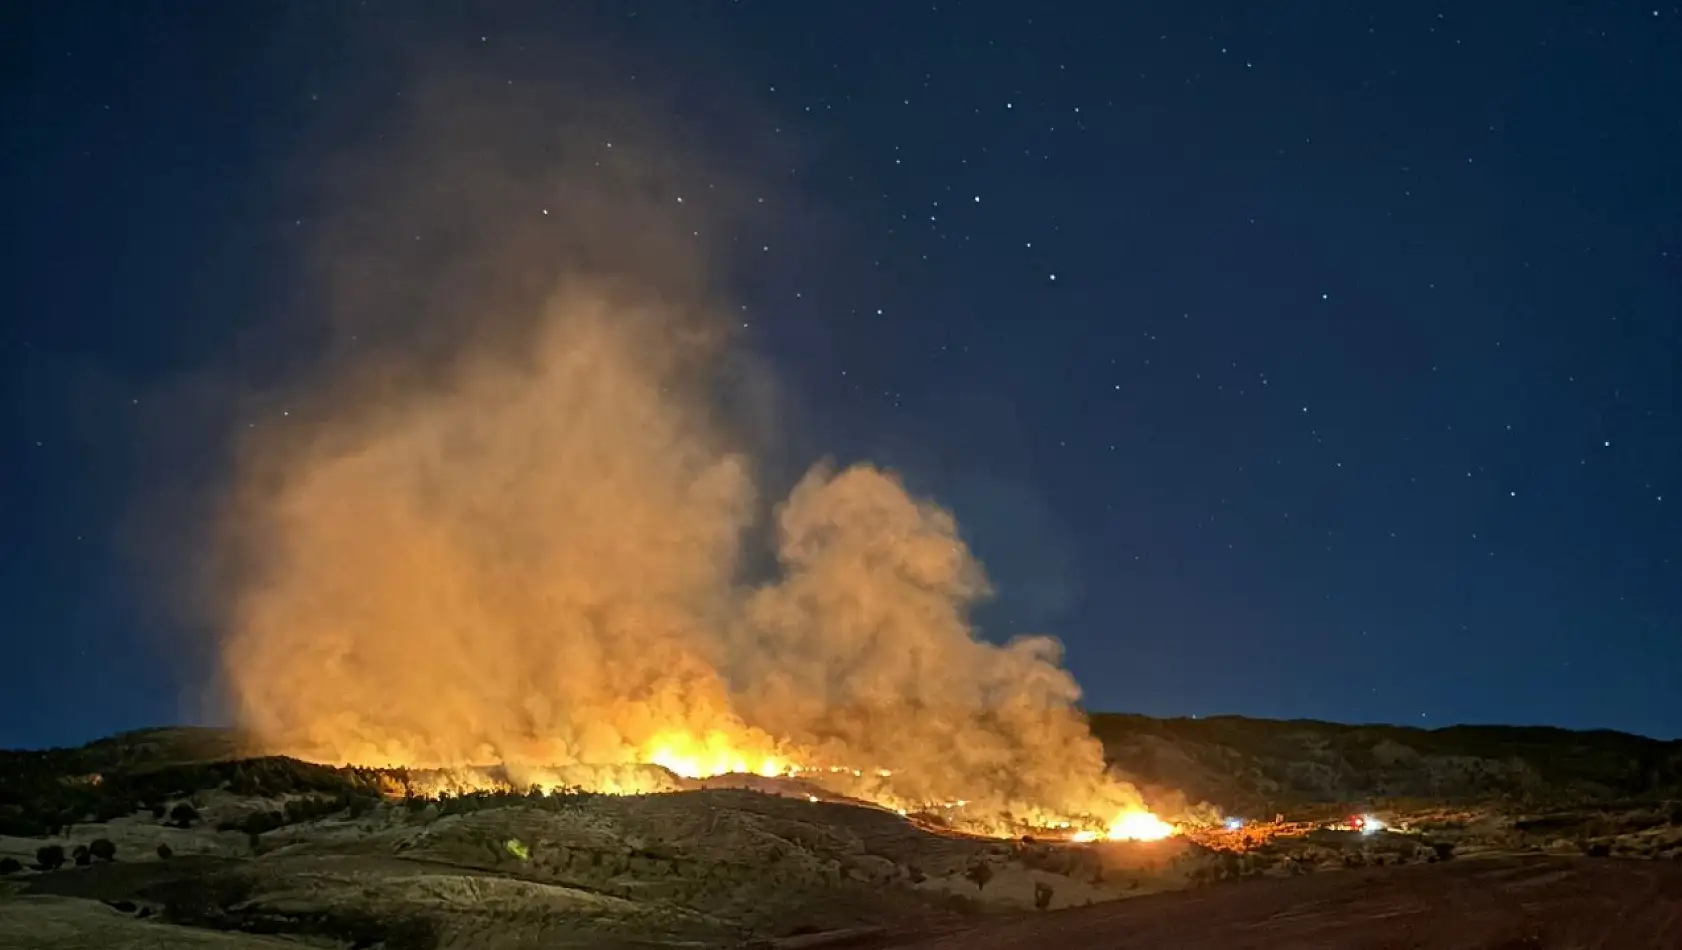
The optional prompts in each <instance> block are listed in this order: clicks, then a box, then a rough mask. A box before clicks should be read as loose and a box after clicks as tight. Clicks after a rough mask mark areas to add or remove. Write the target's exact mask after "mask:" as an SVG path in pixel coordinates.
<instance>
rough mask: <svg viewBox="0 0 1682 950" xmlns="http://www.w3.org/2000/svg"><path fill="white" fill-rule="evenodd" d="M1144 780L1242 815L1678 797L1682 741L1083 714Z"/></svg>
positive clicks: (1112, 752) (1681, 795)
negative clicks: (1355, 806) (1397, 804)
mask: <svg viewBox="0 0 1682 950" xmlns="http://www.w3.org/2000/svg"><path fill="white" fill-rule="evenodd" d="M1092 729H1093V732H1094V733H1095V734H1096V735H1097V736H1098V737H1099V739H1101V740H1102V741H1103V743H1104V748H1105V752H1106V754H1107V755H1108V757H1109V759H1110V760H1111V761H1112V762H1114V763H1115V764H1116V765H1118V766H1119V767H1121V768H1123V769H1124V770H1126V771H1127V772H1129V773H1130V774H1132V775H1135V776H1137V777H1139V778H1140V779H1141V780H1142V781H1144V782H1147V783H1150V784H1156V785H1160V786H1163V787H1165V788H1172V789H1177V790H1179V791H1180V792H1182V793H1184V794H1185V796H1186V797H1187V798H1188V799H1191V800H1193V801H1209V802H1213V803H1215V804H1217V805H1220V806H1221V807H1222V808H1224V809H1226V810H1228V811H1230V812H1235V813H1240V814H1252V815H1264V814H1272V813H1275V812H1280V811H1283V812H1297V811H1301V810H1303V809H1305V808H1308V809H1312V808H1314V807H1315V806H1320V805H1332V804H1347V803H1359V802H1370V801H1386V800H1418V801H1430V802H1434V803H1437V804H1441V805H1466V804H1481V803H1490V802H1506V803H1510V804H1513V805H1515V806H1524V807H1538V808H1558V807H1570V806H1576V805H1592V804H1595V803H1602V802H1617V801H1629V800H1663V799H1682V740H1672V741H1668V742H1665V741H1660V740H1657V739H1649V738H1646V737H1644V736H1635V735H1629V734H1627V733H1621V732H1611V731H1606V730H1601V731H1593V732H1573V731H1571V730H1567V729H1554V728H1547V727H1519V726H1448V727H1445V728H1441V729H1413V728H1408V727H1403V726H1388V725H1364V726H1352V725H1342V724H1339V723H1330V722H1316V721H1312V720H1290V721H1283V720H1274V719H1246V718H1243V717H1239V716H1215V717H1211V718H1203V719H1152V718H1149V717H1146V716H1133V715H1123V714H1115V713H1100V714H1097V715H1094V716H1093V717H1092Z"/></svg>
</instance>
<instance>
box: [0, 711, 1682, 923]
mask: <svg viewBox="0 0 1682 950" xmlns="http://www.w3.org/2000/svg"><path fill="white" fill-rule="evenodd" d="M1128 722H1132V720H1131V719H1129V720H1128ZM1144 722H1145V723H1146V725H1143V726H1139V725H1137V723H1134V724H1133V725H1132V726H1129V727H1128V728H1125V729H1123V728H1120V727H1118V726H1117V724H1116V722H1114V721H1106V720H1105V719H1104V718H1100V720H1099V721H1098V723H1097V725H1098V727H1099V732H1100V734H1101V735H1102V736H1103V737H1104V738H1105V739H1106V742H1107V744H1108V745H1109V746H1110V748H1111V754H1112V757H1113V758H1114V759H1115V760H1116V761H1117V762H1118V763H1119V764H1120V765H1121V766H1122V767H1123V768H1126V769H1128V770H1129V771H1130V772H1131V774H1133V775H1134V776H1135V777H1137V778H1138V779H1139V780H1140V781H1141V783H1142V784H1144V785H1146V786H1147V787H1156V788H1164V787H1166V786H1168V785H1169V784H1170V783H1171V782H1181V783H1183V784H1182V785H1181V786H1179V787H1183V788H1185V789H1187V790H1188V791H1190V792H1191V794H1192V796H1193V797H1194V798H1195V799H1196V800H1201V801H1209V802H1212V803H1214V804H1216V805H1218V806H1219V807H1220V808H1221V809H1222V811H1224V812H1226V813H1228V814H1234V815H1242V816H1244V817H1245V818H1247V819H1248V823H1247V825H1246V826H1245V828H1244V829H1243V830H1241V831H1238V832H1226V831H1203V832H1199V833H1195V834H1190V835H1187V836H1183V837H1179V838H1175V839H1171V840H1167V841H1162V842H1155V843H1148V844H1145V843H1131V844H1129V843H1096V844H1087V845H1075V844H1070V843H1066V842H1051V841H1036V840H1032V839H1027V840H1015V841H998V840H990V839H981V838H973V837H967V836H963V835H958V834H953V833H949V832H942V831H940V830H939V829H936V828H932V827H927V826H920V825H918V824H916V823H914V822H912V821H908V820H907V819H905V818H903V817H901V816H899V815H897V814H894V813H892V812H888V811H883V810H881V809H877V808H873V807H859V806H856V805H851V804H846V803H842V802H832V801H816V802H814V801H808V800H807V798H806V797H805V795H803V794H791V795H777V794H765V793H763V792H761V791H751V790H742V789H729V788H712V789H702V790H694V791H687V792H681V793H675V794H662V795H645V796H606V795H585V794H559V795H552V796H519V795H512V794H506V795H489V796H469V797H465V798H456V799H448V800H444V801H441V802H439V801H424V800H420V799H409V800H403V799H401V798H394V797H392V793H393V791H394V789H399V790H400V788H401V782H402V778H403V777H402V776H401V775H395V776H394V775H392V774H386V773H375V772H370V771H365V770H362V771H358V770H333V769H325V768H322V767H319V766H310V765H305V764H303V763H297V762H293V761H291V760H284V759H242V758H240V757H241V756H242V755H244V754H245V750H243V749H241V748H240V746H239V743H238V741H237V739H236V738H235V737H231V736H229V735H228V734H226V733H221V732H215V731H198V732H184V731H168V732H157V731H155V732H148V733H145V734H138V735H131V736H126V737H117V738H115V739H112V740H106V741H104V742H101V743H95V744H94V745H92V746H89V747H87V748H85V749H81V750H61V751H57V752H51V753H0V948H9V947H37V946H39V947H47V946H51V947H76V946H81V945H86V946H88V947H93V946H99V947H153V946H156V947H165V946H171V947H173V946H206V947H210V946H216V947H228V948H236V947H247V948H257V947H278V946H283V945H284V946H290V947H297V946H299V945H300V944H301V943H302V944H308V945H314V946H339V947H344V946H351V947H376V946H383V947H387V948H392V950H398V948H415V950H424V948H432V947H462V948H500V947H510V948H513V947H531V946H544V947H567V946H578V947H585V946H588V947H677V946H694V947H701V946H736V947H743V946H762V947H763V946H772V947H783V948H787V950H794V948H798V947H801V946H815V945H822V944H824V943H825V942H826V941H828V942H833V941H835V940H839V939H841V938H849V939H851V940H853V941H854V942H855V944H857V945H859V946H867V945H872V944H874V945H878V946H890V945H902V944H907V943H908V942H914V941H916V940H919V939H923V940H929V941H934V943H931V944H929V945H930V946H931V947H933V946H957V945H958V944H957V943H956V942H955V941H964V943H963V945H964V946H965V947H966V948H974V950H981V948H984V947H987V946H998V947H1006V946H1044V945H1047V942H1048V941H1051V940H1055V941H1056V942H1058V943H1060V944H1062V943H1066V944H1067V946H1068V947H1069V948H1070V950H1074V948H1077V947H1079V946H1084V945H1091V946H1097V945H1104V946H1117V947H1123V946H1134V945H1137V946H1189V945H1196V946H1205V945H1206V946H1209V947H1211V948H1217V950H1218V948H1224V947H1239V946H1246V947H1248V946H1254V947H1289V946H1303V947H1317V946H1326V947H1332V946H1337V947H1344V946H1350V947H1356V946H1373V947H1378V946H1397V947H1401V946H1417V947H1420V948H1434V947H1451V946H1453V947H1461V946H1464V947H1478V948H1484V950H1497V948H1505V950H1522V948H1549V947H1556V946H1557V947H1560V948H1564V947H1575V946H1618V947H1625V946H1627V947H1641V946H1647V945H1653V946H1659V945H1665V946H1682V939H1679V940H1678V941H1677V942H1674V943H1672V944H1644V943H1642V942H1641V941H1642V940H1645V939H1647V938H1646V937H1645V936H1643V934H1648V933H1649V932H1651V933H1660V932H1668V933H1672V934H1682V921H1679V920H1678V919H1677V917H1676V913H1677V904H1676V899H1677V897H1676V895H1677V894H1678V893H1682V891H1679V888H1682V803H1679V800H1682V794H1676V793H1675V777H1676V775H1677V773H1678V764H1679V763H1682V756H1679V755H1678V754H1677V753H1676V750H1675V748H1674V746H1675V744H1665V743H1649V740H1636V739H1634V737H1619V738H1617V739H1615V740H1608V741H1607V742H1606V743H1605V747H1604V748H1599V747H1596V746H1595V745H1594V743H1593V742H1592V741H1590V740H1585V739H1583V738H1582V737H1581V736H1579V735H1577V734H1571V733H1563V734H1561V735H1562V736H1563V738H1561V739H1560V741H1559V742H1558V743H1557V745H1556V751H1558V752H1560V753H1561V755H1560V756H1559V757H1556V758H1555V759H1552V760H1548V761H1545V762H1543V763H1541V764H1540V765H1535V764H1531V758H1534V757H1536V756H1537V755H1538V754H1539V753H1537V751H1536V746H1535V742H1536V741H1539V740H1536V736H1535V735H1534V734H1533V733H1532V732H1529V731H1518V733H1519V738H1521V739H1525V741H1528V742H1531V745H1528V746H1527V745H1525V742H1521V741H1515V742H1514V743H1513V744H1511V745H1510V746H1507V747H1502V746H1500V745H1499V744H1491V739H1490V737H1489V736H1487V735H1478V736H1476V737H1474V738H1473V739H1467V738H1466V737H1465V736H1451V737H1450V738H1449V739H1448V740H1443V739H1442V738H1441V736H1439V734H1438V733H1428V732H1422V731H1418V730H1411V731H1409V730H1378V731H1376V732H1365V733H1363V732H1361V731H1359V730H1357V729H1355V728H1353V727H1336V726H1326V725H1324V724H1300V723H1299V724H1289V723H1286V724H1280V723H1254V724H1252V725H1251V726H1248V727H1246V726H1244V725H1243V723H1244V722H1248V721H1237V722H1236V723H1235V722H1233V721H1218V722H1215V724H1214V725H1213V726H1210V725H1205V724H1197V725H1192V724H1190V723H1189V722H1187V721H1179V722H1174V723H1167V724H1163V723H1157V722H1156V721H1149V720H1147V721H1144ZM1153 723H1154V725H1152V724H1153ZM1245 728H1249V729H1250V730H1251V732H1252V733H1253V734H1252V735H1250V737H1249V739H1248V740H1246V738H1245V735H1246V734H1245V732H1244V730H1245ZM1176 730H1177V731H1176ZM1339 730H1342V731H1339ZM1404 739H1405V740H1407V741H1406V742H1404V741H1402V740H1404ZM1626 740H1629V741H1626ZM1433 742H1436V743H1438V744H1437V745H1432V743H1433ZM1468 743H1472V744H1473V745H1472V746H1468ZM1644 743H1645V744H1644ZM1397 747H1400V748H1397ZM1608 749H1609V750H1610V751H1608ZM1544 751H1545V749H1544ZM1527 756H1528V757H1529V758H1527ZM1543 758H1546V757H1545V756H1544V757H1543ZM1561 759H1563V760H1564V764H1563V765H1562V762H1561ZM1479 763H1482V764H1479ZM1222 768H1225V769H1226V771H1221V769H1222ZM1410 768H1411V769H1414V770H1415V772H1409V771H1408V769H1410ZM1573 770H1574V771H1573ZM1410 776H1412V777H1410ZM1666 783H1671V784H1668V785H1667V784H1666ZM1432 785H1434V787H1436V789H1437V790H1438V794H1437V795H1436V796H1430V795H1420V794H1418V793H1419V792H1420V791H1421V788H1422V787H1428V786H1432ZM1165 800H1166V799H1165ZM1269 812H1271V813H1269ZM1351 813H1371V814H1375V815H1377V816H1378V817H1380V818H1382V819H1383V820H1384V822H1385V823H1386V824H1387V826H1388V827H1387V828H1386V830H1383V831H1381V832H1378V833H1364V832H1362V831H1359V830H1351V829H1348V828H1344V827H1339V825H1338V822H1339V821H1340V820H1345V819H1347V818H1348V816H1349V815H1350V814H1351ZM1275 818H1280V819H1282V820H1281V821H1278V822H1276V821H1274V819H1275ZM55 849H57V850H58V852H60V853H55ZM1634 859H1648V860H1639V861H1638V860H1634ZM61 860H62V865H60V864H59V862H60V861H61ZM1089 905H1091V906H1089ZM1573 907H1575V908H1577V910H1578V911H1580V912H1581V913H1582V914H1590V915H1591V916H1593V917H1594V919H1597V920H1600V919H1612V918H1615V919H1616V920H1617V921H1619V922H1621V923H1620V924H1619V925H1620V926H1626V927H1627V928H1632V929H1629V930H1628V932H1627V933H1624V932H1618V933H1616V934H1614V936H1616V938H1617V939H1612V937H1606V938H1605V939H1604V940H1601V942H1600V943H1595V942H1593V940H1591V939H1590V938H1591V937H1593V938H1594V939H1600V938H1599V937H1597V936H1596V934H1598V933H1599V932H1591V931H1588V930H1583V929H1582V928H1581V927H1576V925H1571V924H1569V919H1570V918H1569V917H1560V913H1564V911H1562V910H1560V909H1561V908H1567V909H1568V908H1573ZM1429 908H1436V909H1437V910H1436V911H1431V910H1429ZM1614 908H1616V909H1617V913H1615V914H1614V913H1613V909H1614ZM1497 911H1499V912H1497ZM1550 915H1551V916H1550ZM1608 915H1610V917H1609V916H1608ZM1462 919H1463V920H1464V922H1465V923H1464V926H1459V927H1458V929H1457V926H1458V925H1452V922H1453V921H1455V920H1462ZM1223 921H1224V922H1225V923H1221V922H1223ZM1560 921H1567V922H1566V923H1561V922H1560ZM1217 924H1218V925H1219V926H1218V927H1217ZM1200 927H1201V928H1204V929H1203V930H1201V931H1200V930H1198V928H1200ZM1665 927H1674V928H1675V929H1672V930H1669V931H1665V930H1664V928H1665ZM1209 928H1217V929H1220V930H1221V932H1222V933H1225V934H1227V936H1226V937H1223V938H1222V939H1225V940H1226V941H1227V942H1225V943H1219V942H1208V943H1205V942H1202V941H1203V939H1204V938H1203V937H1201V936H1198V937H1197V938H1196V939H1193V935H1198V934H1202V933H1204V932H1208V933H1213V932H1214V931H1213V930H1210V929H1209ZM1293 928H1294V929H1293ZM1527 928H1528V929H1527ZM1573 928H1575V929H1573ZM1654 928H1658V929H1657V930H1655V929H1654ZM1509 932H1510V933H1509ZM1121 933H1125V934H1134V935H1139V936H1137V937H1136V938H1135V937H1128V939H1136V942H1135V943H1133V944H1127V943H1117V942H1115V941H1116V940H1119V939H1121V938H1120V937H1118V936H1116V935H1117V934H1121ZM1607 933H1608V934H1612V933H1613V932H1612V931H1607ZM1500 934H1509V936H1499V935H1500ZM1151 935H1154V937H1151ZM1456 935H1458V936H1456ZM1487 935H1496V936H1488V939H1487V940H1485V937H1486V936H1487ZM1147 937H1150V939H1153V940H1154V941H1155V942H1154V943H1152V942H1148V941H1147V942H1144V943H1139V942H1137V940H1146V939H1147ZM1462 938H1464V939H1463V941H1462V942H1460V943H1455V942H1452V941H1453V940H1457V939H1462ZM1509 938H1510V939H1509ZM1208 939H1209V940H1213V939H1214V938H1213V937H1209V938H1208ZM1100 940H1107V941H1109V942H1107V943H1101V944H1100V943H1094V942H1092V941H1100ZM1465 940H1473V941H1476V940H1485V942H1484V943H1477V942H1469V943H1468V942H1464V941H1465ZM1501 940H1507V941H1508V942H1507V943H1501V942H1499V941H1501ZM1527 940H1528V941H1530V942H1524V941H1527ZM1606 940H1611V942H1606ZM941 941H945V942H944V943H942V942H941ZM1013 941H1014V942H1013ZM1081 941H1087V943H1084V944H1083V943H1082V942H1081ZM1246 941H1248V942H1246ZM1315 941H1318V942H1315ZM1363 941H1365V942H1363ZM1386 941H1389V942H1386ZM1397 941H1400V942H1397ZM1409 941H1413V942H1409ZM1432 941H1435V942H1432ZM1444 941H1448V942H1444ZM1488 941H1496V942H1493V943H1492V942H1488ZM1511 941H1519V942H1511ZM1537 941H1541V942H1537ZM1548 941H1553V942H1548ZM1572 941H1576V942H1572Z"/></svg>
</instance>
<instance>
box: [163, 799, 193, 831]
mask: <svg viewBox="0 0 1682 950" xmlns="http://www.w3.org/2000/svg"><path fill="white" fill-rule="evenodd" d="M169 820H170V821H172V822H174V823H175V826H176V827H178V828H185V827H187V826H189V825H191V824H192V823H193V822H195V821H198V820H199V810H198V809H197V808H194V807H193V806H192V805H191V804H189V803H187V802H178V803H177V804H176V806H175V807H174V808H171V809H170V810H169Z"/></svg>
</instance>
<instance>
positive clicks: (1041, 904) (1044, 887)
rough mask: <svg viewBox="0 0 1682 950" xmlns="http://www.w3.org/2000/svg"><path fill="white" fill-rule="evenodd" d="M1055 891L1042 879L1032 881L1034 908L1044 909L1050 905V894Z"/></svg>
mask: <svg viewBox="0 0 1682 950" xmlns="http://www.w3.org/2000/svg"><path fill="white" fill-rule="evenodd" d="M1056 893H1057V891H1056V890H1055V889H1054V888H1053V887H1052V886H1051V885H1050V884H1047V883H1046V882H1044V881H1035V882H1034V909H1035V910H1045V909H1046V908H1048V907H1050V906H1051V898H1052V895H1054V894H1056Z"/></svg>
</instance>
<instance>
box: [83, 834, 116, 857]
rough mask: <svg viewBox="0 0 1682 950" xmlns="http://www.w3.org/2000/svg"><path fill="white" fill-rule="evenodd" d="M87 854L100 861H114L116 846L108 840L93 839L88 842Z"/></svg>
mask: <svg viewBox="0 0 1682 950" xmlns="http://www.w3.org/2000/svg"><path fill="white" fill-rule="evenodd" d="M88 853H89V854H91V855H93V856H94V857H96V858H98V859H99V860H101V861H115V860H117V845H116V843H115V842H113V841H112V840H111V839H110V838H95V839H93V840H92V841H90V842H88Z"/></svg>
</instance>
